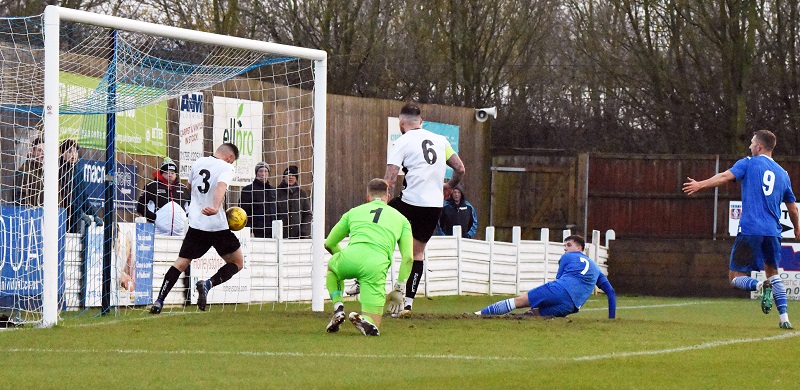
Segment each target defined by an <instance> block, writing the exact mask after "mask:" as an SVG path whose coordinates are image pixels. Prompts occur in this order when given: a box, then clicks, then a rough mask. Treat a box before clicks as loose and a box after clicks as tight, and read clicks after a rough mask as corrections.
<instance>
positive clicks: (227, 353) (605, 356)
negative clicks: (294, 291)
mask: <svg viewBox="0 0 800 390" xmlns="http://www.w3.org/2000/svg"><path fill="white" fill-rule="evenodd" d="M797 336H800V332H791V333H784V334H781V335H777V336H769V337H761V338H748V339H733V340H720V341H712V342H708V343H703V344H697V345H687V346H683V347H676V348H669V349H659V350H651V351H630V352H612V353H608V354H602V355H587V356H579V357H574V358H569V357H564V358H555V357H536V358H532V357H522V356H475V355H454V354H446V355H440V354H411V355H405V354H401V355H380V354H366V355H364V354H348V353H328V352H320V353H305V352H272V351H204V350H198V351H190V350H176V351H151V350H146V349H109V350H100V349H50V348H5V349H0V351H2V352H5V353H79V354H97V353H114V354H131V355H151V354H152V355H218V356H257V357H300V358H346V359H358V358H370V359H390V360H399V359H440V360H474V361H594V360H606V359H619V358H627V357H635V356H652V355H664V354H669V353H677V352H685V351H696V350H702V349H711V348H716V347H724V346H727V345H733V344H742V343H757V342H762V341H774V340H783V339H788V338H793V337H797Z"/></svg>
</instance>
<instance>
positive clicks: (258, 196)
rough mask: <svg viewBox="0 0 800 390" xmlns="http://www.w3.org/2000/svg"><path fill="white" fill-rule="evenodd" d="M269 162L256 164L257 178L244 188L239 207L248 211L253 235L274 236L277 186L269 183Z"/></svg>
mask: <svg viewBox="0 0 800 390" xmlns="http://www.w3.org/2000/svg"><path fill="white" fill-rule="evenodd" d="M269 172H270V169H269V164H267V163H265V162H263V161H262V162H260V163H258V164H256V178H255V179H253V184H250V185H248V186H246V187H244V188H242V194H241V198H240V200H239V207H241V208H242V209H244V211H245V212H246V213H247V226H250V227H251V232H250V233H251V235H252V236H253V237H260V238H272V221H274V220H275V218H277V217H276V214H277V210H276V208H277V204H276V203H275V202H276V194H275V187H273V186H272V185H270V184H269V180H268V178H269Z"/></svg>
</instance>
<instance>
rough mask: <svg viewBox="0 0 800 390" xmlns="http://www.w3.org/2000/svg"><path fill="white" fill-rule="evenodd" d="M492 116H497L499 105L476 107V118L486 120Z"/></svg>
mask: <svg viewBox="0 0 800 390" xmlns="http://www.w3.org/2000/svg"><path fill="white" fill-rule="evenodd" d="M490 116H491V117H492V118H497V107H489V108H476V109H475V120H476V121H478V122H486V120H487V119H489V117H490Z"/></svg>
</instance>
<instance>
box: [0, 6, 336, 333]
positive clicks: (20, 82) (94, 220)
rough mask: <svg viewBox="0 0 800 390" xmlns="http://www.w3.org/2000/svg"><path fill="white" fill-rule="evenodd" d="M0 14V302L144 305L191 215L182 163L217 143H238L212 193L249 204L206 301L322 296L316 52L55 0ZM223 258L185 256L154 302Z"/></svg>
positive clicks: (186, 301) (174, 296) (168, 303)
mask: <svg viewBox="0 0 800 390" xmlns="http://www.w3.org/2000/svg"><path fill="white" fill-rule="evenodd" d="M0 24H1V25H0V54H1V55H0V130H2V134H0V153H1V156H2V164H1V165H0V200H1V201H2V204H1V205H0V229H2V235H1V236H0V314H4V315H7V316H8V317H9V318H10V320H11V321H12V322H13V323H14V324H18V323H33V324H40V325H42V326H51V325H53V324H55V323H56V322H57V321H58V320H59V319H60V318H64V317H65V316H68V315H85V314H86V313H92V314H97V313H102V314H106V313H110V312H119V311H120V310H139V311H144V310H147V308H148V307H149V305H150V304H152V302H153V300H154V299H155V297H156V296H157V292H158V290H159V288H160V287H161V283H162V280H163V278H164V275H165V273H166V272H167V270H168V269H169V267H170V266H171V264H172V262H173V261H174V260H175V259H176V257H177V255H178V250H179V248H180V246H181V243H182V238H183V237H182V236H183V235H185V233H186V230H187V228H188V224H189V223H190V221H188V220H187V215H186V209H187V207H188V204H189V203H190V202H191V196H190V193H191V189H190V188H188V182H187V179H188V178H189V175H190V170H191V166H192V164H193V162H194V161H195V160H197V159H198V158H200V157H204V156H209V155H211V154H213V152H214V150H215V149H216V148H217V147H218V146H219V145H221V144H222V143H224V142H230V143H233V144H235V145H237V147H238V148H239V151H240V157H239V159H238V160H237V161H236V162H235V163H234V165H235V175H234V179H233V182H232V183H230V185H229V187H228V192H227V195H226V199H225V201H224V203H223V207H225V208H227V207H231V206H241V207H243V208H245V209H246V210H248V213H250V214H251V215H250V216H249V217H250V224H249V225H250V226H249V227H247V228H245V229H243V230H242V231H240V232H237V233H236V234H237V236H238V237H239V241H240V242H241V244H242V249H243V252H244V254H245V267H244V269H242V271H240V272H239V273H238V274H237V275H236V276H234V278H233V279H231V280H230V281H228V282H227V283H225V284H222V285H220V286H218V288H214V289H212V290H211V294H210V295H209V303H211V304H212V305H211V310H224V308H225V307H232V308H233V309H237V308H241V307H245V308H247V309H251V308H252V307H253V305H255V307H258V308H260V307H263V305H264V304H269V303H271V302H283V301H289V300H313V305H312V306H313V308H314V310H317V311H319V310H322V297H323V288H324V272H323V271H322V261H323V260H322V259H323V254H322V253H323V246H322V242H323V239H324V189H323V187H324V185H325V171H324V168H325V153H324V152H325V144H324V140H325V77H326V69H325V66H326V62H325V61H326V55H325V53H324V52H322V51H318V50H312V49H304V48H298V47H291V46H285V45H278V44H273V43H266V42H257V41H251V40H246V39H241V38H234V37H225V36H219V35H215V34H210V33H203V32H197V31H189V30H183V29H178V28H172V27H166V26H160V25H155V24H150V23H143V22H137V21H132V20H128V19H121V18H115V17H110V16H105V15H97V14H91V13H88V12H83V11H75V10H69V9H64V8H59V7H54V6H49V7H48V8H47V10H46V11H45V13H44V14H43V15H38V16H33V17H26V18H0ZM259 171H261V172H259ZM264 182H266V183H268V186H265V185H264V184H263V183H264ZM270 186H271V187H276V188H275V189H270V188H269V187H270ZM273 227H274V229H273ZM222 264H224V262H223V260H222V259H221V258H220V257H219V256H218V255H217V253H216V251H214V249H211V250H210V251H209V252H208V253H206V254H205V255H204V256H203V257H201V258H200V259H197V260H195V261H193V262H192V264H191V266H190V268H189V269H187V270H186V272H184V274H182V275H181V277H180V279H179V281H178V283H176V285H175V287H174V288H173V289H172V291H171V292H170V294H169V295H168V296H167V299H166V300H165V308H164V310H165V311H175V310H195V309H194V307H192V306H191V305H192V304H193V303H194V302H195V301H196V292H195V291H193V290H194V289H193V288H192V287H193V286H194V283H195V281H197V280H202V279H208V278H209V277H210V276H211V275H213V274H214V273H215V272H216V271H217V269H218V268H219V267H220V266H221V265H222ZM216 304H218V305H216Z"/></svg>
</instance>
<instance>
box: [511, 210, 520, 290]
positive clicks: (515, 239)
mask: <svg viewBox="0 0 800 390" xmlns="http://www.w3.org/2000/svg"><path fill="white" fill-rule="evenodd" d="M511 243H513V244H514V247H515V248H514V249H515V251H516V258H517V272H516V274H517V275H516V278H515V280H514V291H516V292H517V293H519V279H520V277H519V274H520V269H519V265H520V260H521V259H520V255H519V252H520V246H522V228H521V227H519V226H514V227H512V228H511Z"/></svg>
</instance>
